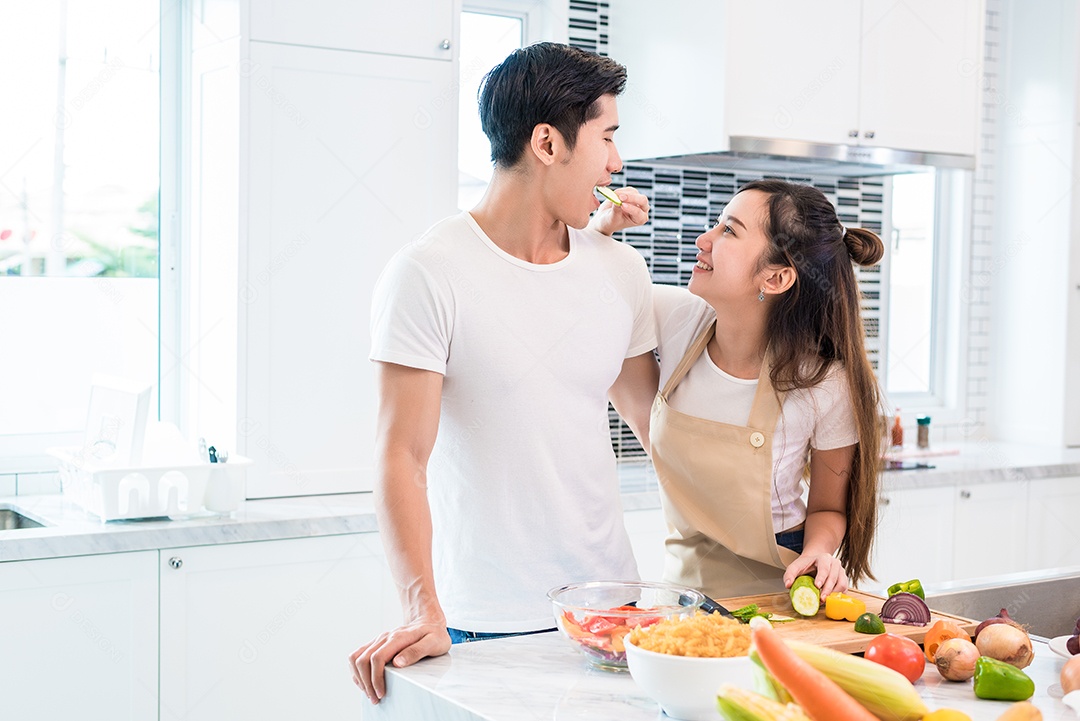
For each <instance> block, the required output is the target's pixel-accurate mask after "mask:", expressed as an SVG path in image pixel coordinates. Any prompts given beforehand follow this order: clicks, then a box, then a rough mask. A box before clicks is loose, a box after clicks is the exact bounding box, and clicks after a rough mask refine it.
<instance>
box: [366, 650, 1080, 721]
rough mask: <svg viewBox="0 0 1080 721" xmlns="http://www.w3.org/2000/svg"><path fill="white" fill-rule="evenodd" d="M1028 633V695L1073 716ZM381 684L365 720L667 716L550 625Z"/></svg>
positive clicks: (989, 707) (945, 698)
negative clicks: (382, 691)
mask: <svg viewBox="0 0 1080 721" xmlns="http://www.w3.org/2000/svg"><path fill="white" fill-rule="evenodd" d="M1033 641H1035V643H1034V644H1033V645H1034V647H1035V660H1034V661H1033V662H1032V664H1031V665H1030V666H1029V667H1028V668H1027V669H1025V672H1026V673H1028V675H1029V676H1031V678H1032V680H1034V681H1035V696H1034V697H1033V698H1032V699H1031V700H1032V702H1033V703H1034V704H1035V705H1036V706H1038V707H1039V709H1040V710H1041V711H1042V713H1043V718H1044V719H1045V720H1046V721H1067V720H1069V721H1075V720H1076V718H1077V717H1076V715H1075V714H1074V713H1073V712H1072V711H1071V710H1070V709H1068V708H1067V707H1066V706H1065V705H1064V704H1063V703H1061V700H1060V699H1061V686H1060V684H1059V681H1058V679H1059V676H1060V674H1061V667H1062V665H1063V664H1064V662H1065V660H1064V659H1063V658H1061V657H1060V656H1057V655H1056V654H1054V653H1053V652H1052V651H1051V650H1050V649H1049V647H1048V646H1047V645H1046V644H1045V643H1043V642H1041V641H1037V640H1036V639H1033ZM916 688H917V689H918V690H919V693H920V695H921V696H922V697H923V699H924V700H925V701H926V704H927V706H928V707H930V709H931V710H934V709H937V708H946V707H947V708H954V709H957V710H960V711H963V712H965V713H967V714H968V715H969V716H971V718H972V719H973V721H994V720H995V719H997V718H998V717H999V716H1000V715H1001V714H1002V713H1003V712H1004V711H1005V709H1006V708H1007V707H1008V706H1009V703H1008V702H1005V701H984V700H981V699H977V698H975V695H974V693H973V692H972V690H971V682H970V681H969V682H967V683H951V682H948V681H945V680H944V679H942V678H941V677H940V676H939V675H938V672H937V670H936V669H935V668H934V667H933V666H931V665H929V664H927V666H926V672H925V673H924V674H923V677H922V679H920V680H919V682H918V683H917V684H916ZM387 689H388V694H387V696H386V697H385V698H384V699H383V700H382V701H381V702H380V703H379V704H378V705H376V706H374V707H365V709H364V719H365V721H370V720H375V719H378V720H382V721H397V720H402V721H404V720H406V719H409V720H411V719H420V718H437V719H442V720H444V721H522V720H523V719H558V720H559V721H575V720H577V719H581V720H582V721H584V720H585V719H589V721H605V720H610V721H636V720H640V721H657V719H659V718H667V717H666V716H662V715H661V714H660V711H659V706H658V705H657V704H656V703H655V702H654V701H653V700H652V699H650V698H649V697H648V696H647V695H645V693H644V692H642V691H641V690H639V689H638V687H637V685H636V684H635V683H634V680H633V678H631V677H630V675H629V674H620V673H609V672H606V671H597V670H594V669H590V668H588V667H587V666H586V665H585V661H584V659H583V658H582V656H581V655H580V654H579V653H578V652H577V651H576V650H574V649H573V648H572V647H571V646H570V644H569V642H568V641H567V640H566V639H565V638H563V637H562V636H561V635H559V634H558V633H555V632H552V633H544V634H537V635H534V636H519V637H517V638H507V639H497V640H492V641H481V642H475V643H468V644H462V645H458V646H454V647H453V648H452V649H451V650H450V653H449V654H447V655H446V656H441V657H439V658H432V659H425V660H424V661H421V662H420V663H418V664H416V665H414V666H411V667H409V668H405V669H390V670H388V672H387ZM364 703H365V705H366V704H367V702H366V701H364ZM719 718H720V715H719V714H717V719H719Z"/></svg>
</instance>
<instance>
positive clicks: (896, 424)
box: [892, 408, 904, 448]
mask: <svg viewBox="0 0 1080 721" xmlns="http://www.w3.org/2000/svg"><path fill="white" fill-rule="evenodd" d="M892 445H893V448H900V447H902V446H903V445H904V426H903V425H901V423H900V409H899V408H897V409H896V418H895V419H894V420H893V427H892Z"/></svg>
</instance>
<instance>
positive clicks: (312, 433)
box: [237, 5, 457, 498]
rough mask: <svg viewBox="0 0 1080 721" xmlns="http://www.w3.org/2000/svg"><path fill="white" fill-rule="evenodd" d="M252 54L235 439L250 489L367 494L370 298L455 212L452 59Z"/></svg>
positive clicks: (256, 47)
mask: <svg viewBox="0 0 1080 721" xmlns="http://www.w3.org/2000/svg"><path fill="white" fill-rule="evenodd" d="M386 7H387V8H390V7H391V6H390V5H387V6H386ZM392 7H393V10H394V11H395V12H400V8H399V7H398V5H393V6H392ZM387 12H390V10H389V9H388V10H387ZM249 61H250V64H249V65H247V66H246V71H247V73H246V77H245V80H244V82H245V92H246V94H247V97H248V99H249V106H250V107H249V119H248V122H247V128H248V130H249V135H248V138H247V144H246V147H244V148H242V153H241V158H242V163H241V165H242V174H241V178H242V179H241V187H242V190H241V197H242V198H243V199H244V202H245V203H246V227H247V231H246V234H245V237H246V243H245V244H244V245H243V246H242V247H241V253H240V271H239V272H240V299H241V304H240V312H239V335H240V352H239V355H240V357H239V368H240V375H239V378H240V381H239V388H238V396H239V400H238V412H239V418H240V424H239V425H240V431H241V436H240V437H239V438H238V441H237V444H238V448H239V450H240V452H241V453H242V454H244V455H246V456H249V457H251V458H253V459H255V461H256V463H257V465H256V468H257V469H258V472H257V473H253V474H250V475H249V477H248V497H249V498H260V497H270V496H293V495H301V494H316V493H338V492H348V491H358V490H367V489H370V488H371V475H372V457H373V452H374V436H375V431H374V425H375V406H376V403H375V389H374V374H373V371H372V368H371V363H370V362H369V361H368V353H369V350H370V336H369V316H370V307H371V293H372V289H373V287H374V284H375V281H376V279H377V278H378V275H379V273H380V272H381V270H382V268H383V266H384V265H385V264H386V262H387V260H389V258H390V256H391V255H392V254H393V253H394V252H395V251H397V250H398V249H399V248H401V247H402V246H403V245H405V244H406V243H407V242H408V241H410V240H412V239H414V238H416V237H417V236H419V235H420V234H421V233H422V232H423V231H424V230H425V229H426V228H428V227H429V226H430V225H431V224H432V223H434V222H435V221H436V220H438V219H440V218H442V217H445V216H447V215H450V214H452V213H453V212H454V211H455V201H456V195H457V185H456V182H457V164H456V155H455V147H456V138H457V119H456V118H457V115H456V97H457V86H456V83H455V79H456V76H455V71H456V70H455V69H456V64H455V63H446V62H435V61H431V60H418V59H415V58H407V57H394V56H387V55H376V54H371V53H359V52H345V51H338V50H324V49H317V48H308V47H296V46H290V45H277V44H272V43H261V42H252V43H251V44H250V58H249Z"/></svg>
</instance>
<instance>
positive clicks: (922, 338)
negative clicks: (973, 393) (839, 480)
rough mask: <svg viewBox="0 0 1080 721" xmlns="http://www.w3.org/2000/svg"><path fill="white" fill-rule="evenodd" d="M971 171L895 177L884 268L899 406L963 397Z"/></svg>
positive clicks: (887, 371) (892, 396) (892, 378)
mask: <svg viewBox="0 0 1080 721" xmlns="http://www.w3.org/2000/svg"><path fill="white" fill-rule="evenodd" d="M970 175H971V174H970V172H968V171H961V170H937V171H928V172H923V173H911V174H906V175H896V176H893V177H892V178H891V181H890V183H891V187H892V191H891V203H890V207H891V210H890V211H889V212H888V213H887V215H888V217H887V219H886V223H885V233H884V234H883V237H882V240H884V241H885V244H886V253H885V261H884V267H883V272H884V274H885V278H887V282H886V283H885V286H886V291H885V293H886V298H885V303H884V307H885V308H886V313H887V317H886V319H885V320H884V322H883V326H884V328H883V335H884V339H885V340H884V351H885V352H884V354H883V358H884V362H883V367H882V368H881V369H880V371H881V372H882V373H883V381H884V383H883V385H884V388H885V391H886V394H887V396H888V398H889V400H890V401H891V402H892V403H893V404H894V405H896V406H900V407H902V408H904V409H908V408H910V409H912V410H918V411H920V412H923V411H927V410H931V409H937V410H935V412H936V413H940V411H941V410H944V409H946V408H949V407H955V406H956V405H957V403H958V401H959V394H958V384H959V380H958V379H959V377H960V376H961V375H962V370H963V369H962V368H960V364H961V362H962V358H963V356H962V353H961V344H962V338H961V333H960V332H959V328H960V321H959V316H960V312H961V310H962V303H961V298H960V287H961V277H960V271H961V267H962V265H963V264H962V252H963V248H964V247H965V246H966V242H965V241H966V237H965V236H966V230H965V229H964V228H965V223H964V218H966V217H967V203H966V202H965V200H964V198H966V197H968V196H970Z"/></svg>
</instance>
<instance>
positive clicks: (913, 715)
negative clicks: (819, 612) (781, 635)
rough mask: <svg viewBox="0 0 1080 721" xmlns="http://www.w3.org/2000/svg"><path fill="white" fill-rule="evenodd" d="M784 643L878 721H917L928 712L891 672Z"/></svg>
mask: <svg viewBox="0 0 1080 721" xmlns="http://www.w3.org/2000/svg"><path fill="white" fill-rule="evenodd" d="M785 643H787V645H788V646H789V647H790V648H791V650H792V651H794V652H795V654H796V655H797V656H798V657H799V658H801V659H802V660H804V661H806V662H807V663H809V664H810V665H811V666H813V667H814V668H816V669H817V670H818V671H821V672H822V673H823V674H825V675H826V676H828V677H829V678H830V679H832V680H833V681H834V682H835V683H836V685H837V686H839V687H840V688H842V689H844V690H845V691H847V692H848V693H849V694H851V696H852V697H854V698H855V700H856V701H858V702H859V703H861V704H862V705H863V706H865V707H866V708H867V710H868V711H870V713H872V714H874V715H875V716H877V717H878V718H879V719H882V721H918V719H921V718H922V717H923V716H925V715H926V714H927V713H929V712H930V710H929V709H928V708H927V707H926V704H925V703H923V701H922V699H921V698H919V694H918V693H917V692H916V691H915V689H914V688H913V687H912V685H911V683H909V682H908V680H907V679H906V678H904V677H903V676H902V675H901V674H900V673H898V672H896V671H893V670H892V669H891V668H887V667H885V666H882V665H881V664H879V663H874V662H873V661H867V660H866V659H864V658H859V657H858V656H852V655H850V654H846V653H840V652H839V651H834V650H832V649H830V648H824V647H822V646H815V645H814V644H811V643H805V642H802V641H785Z"/></svg>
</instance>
